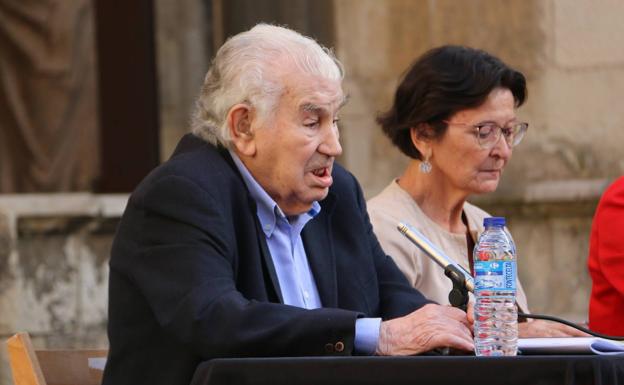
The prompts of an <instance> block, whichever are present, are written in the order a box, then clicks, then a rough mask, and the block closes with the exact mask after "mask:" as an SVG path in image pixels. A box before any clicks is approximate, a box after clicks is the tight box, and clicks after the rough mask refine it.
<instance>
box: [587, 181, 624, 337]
mask: <svg viewBox="0 0 624 385" xmlns="http://www.w3.org/2000/svg"><path fill="white" fill-rule="evenodd" d="M587 265H588V267H589V273H590V275H591V278H592V292H591V298H590V301H589V327H590V329H592V330H594V331H597V332H602V333H607V334H612V335H619V336H622V335H624V177H620V178H619V179H618V180H616V181H615V182H614V183H613V184H612V185H611V186H609V188H607V190H606V191H605V192H604V194H603V195H602V198H601V199H600V203H598V208H597V209H596V214H595V215H594V221H593V223H592V231H591V238H590V243H589V260H588V263H587Z"/></svg>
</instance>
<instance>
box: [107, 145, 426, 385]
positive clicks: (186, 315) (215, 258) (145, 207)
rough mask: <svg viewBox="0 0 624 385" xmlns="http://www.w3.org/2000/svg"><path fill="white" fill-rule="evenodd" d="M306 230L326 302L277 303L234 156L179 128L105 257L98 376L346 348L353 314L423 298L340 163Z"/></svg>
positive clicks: (183, 379) (168, 376) (183, 377)
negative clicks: (310, 306) (103, 345)
mask: <svg viewBox="0 0 624 385" xmlns="http://www.w3.org/2000/svg"><path fill="white" fill-rule="evenodd" d="M332 175H333V178H334V183H333V185H332V187H331V188H330V191H329V195H328V196H327V198H326V199H324V200H323V201H322V202H320V204H321V212H320V214H319V215H317V216H316V217H315V218H314V219H312V220H311V221H310V222H308V224H307V225H306V226H305V228H304V230H303V233H302V237H303V241H304V247H305V249H306V253H307V256H308V260H309V263H310V266H311V269H312V272H313V274H314V278H315V280H316V284H317V287H318V290H319V294H320V297H321V301H322V304H323V308H321V309H315V310H305V309H301V308H297V307H293V306H288V305H284V304H282V303H281V302H282V301H281V294H280V289H279V283H278V281H277V276H276V274H275V269H274V266H273V263H272V260H271V256H270V254H269V252H268V248H267V245H266V240H265V238H264V233H263V232H262V231H260V228H259V221H258V219H257V216H256V206H255V202H254V201H253V199H251V198H250V196H249V193H248V191H247V188H246V186H245V184H244V182H243V179H242V177H241V176H240V174H239V172H238V170H237V169H236V166H235V165H234V163H233V161H232V158H231V157H230V156H229V153H228V152H227V151H226V150H224V149H222V148H217V147H215V146H212V145H210V144H207V143H206V142H204V141H202V140H200V139H199V138H197V137H195V136H193V135H186V136H185V137H184V138H183V139H182V140H181V141H180V143H179V144H178V147H177V148H176V150H175V153H174V155H173V156H172V157H171V159H170V160H169V161H167V162H165V163H164V164H162V165H161V166H159V167H158V168H156V169H155V170H154V171H152V172H151V173H150V174H149V175H148V176H147V177H146V178H145V180H143V181H142V182H141V184H140V185H139V186H138V187H137V189H136V190H135V191H134V193H133V194H132V196H131V197H130V200H129V201H128V206H127V208H126V211H125V213H124V215H123V218H122V220H121V223H120V225H119V228H118V230H117V235H116V237H115V240H114V243H113V248H112V254H111V260H110V287H109V296H110V297H109V324H108V335H109V339H110V353H109V357H108V362H107V365H106V370H105V373H104V384H107V385H123V384H132V385H137V384H152V385H157V384H163V385H164V384H166V385H173V384H188V383H189V382H190V380H191V377H192V375H193V372H194V370H195V368H196V366H197V364H198V363H199V362H201V361H204V360H208V359H210V358H215V357H261V356H310V355H328V354H330V355H331V354H333V355H348V354H352V353H353V338H354V330H355V320H356V318H358V317H382V318H384V319H389V318H395V317H398V316H402V315H405V314H408V313H410V312H411V311H413V310H415V309H417V308H419V307H421V306H423V305H424V304H426V303H428V301H427V300H426V299H425V298H424V297H423V296H422V295H421V294H420V293H419V292H418V291H416V290H414V289H413V288H411V287H410V285H409V283H408V282H407V280H406V279H405V277H404V276H403V275H402V273H401V272H400V271H399V270H398V268H397V267H396V265H395V264H394V262H393V261H392V260H391V258H389V257H388V256H386V255H385V254H384V252H383V251H382V250H381V247H380V246H379V243H378V242H377V239H376V238H375V236H374V235H373V232H372V228H371V225H370V223H369V220H368V215H367V213H366V206H365V201H364V198H363V196H362V192H361V190H360V187H359V185H358V183H357V181H356V180H355V178H354V177H353V175H351V174H350V173H348V172H347V171H345V170H344V169H343V168H342V167H340V166H339V165H335V167H334V171H333V174H332Z"/></svg>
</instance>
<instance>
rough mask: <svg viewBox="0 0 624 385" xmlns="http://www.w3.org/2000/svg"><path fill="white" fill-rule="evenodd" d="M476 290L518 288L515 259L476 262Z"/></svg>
mask: <svg viewBox="0 0 624 385" xmlns="http://www.w3.org/2000/svg"><path fill="white" fill-rule="evenodd" d="M474 272H475V290H476V291H479V290H513V291H515V290H516V262H515V261H478V262H475V264H474Z"/></svg>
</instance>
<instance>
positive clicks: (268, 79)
mask: <svg viewBox="0 0 624 385" xmlns="http://www.w3.org/2000/svg"><path fill="white" fill-rule="evenodd" d="M286 63H288V64H289V65H291V67H290V68H294V69H295V70H298V71H300V72H301V73H304V74H309V75H315V76H319V77H323V78H326V79H330V80H337V81H341V80H342V79H343V76H344V70H343V67H342V64H341V63H340V62H339V61H338V59H336V57H335V56H334V54H333V53H332V51H331V50H329V49H327V48H325V47H322V46H320V45H319V44H318V43H317V42H316V41H315V40H313V39H311V38H309V37H306V36H303V35H301V34H299V33H297V32H295V31H293V30H290V29H288V28H284V27H279V26H275V25H269V24H258V25H256V26H255V27H253V28H252V29H250V30H249V31H246V32H242V33H239V34H238V35H235V36H233V37H231V38H229V39H228V40H227V41H226V42H225V44H223V46H221V48H220V49H219V51H218V52H217V54H216V56H215V58H214V59H213V62H212V65H211V66H210V69H209V70H208V73H207V74H206V77H205V79H204V84H203V86H202V90H201V94H200V96H199V98H198V99H197V102H196V109H195V112H194V114H193V118H192V132H193V133H194V134H195V135H197V136H199V137H200V138H202V139H204V140H206V141H208V142H210V143H212V144H215V145H216V144H221V145H223V146H225V147H230V144H231V136H230V130H229V127H228V125H227V121H226V117H227V114H228V112H229V110H230V108H232V106H234V105H235V104H238V103H247V104H249V105H250V106H251V107H253V108H255V109H256V110H257V112H258V114H259V117H260V118H261V119H266V118H269V117H270V115H271V114H272V113H273V112H274V111H275V109H276V106H277V103H278V102H279V99H280V97H281V95H282V93H283V91H284V87H285V84H284V81H283V80H281V79H280V78H279V75H280V72H279V71H276V67H277V69H279V68H280V67H281V68H283V66H284V65H286Z"/></svg>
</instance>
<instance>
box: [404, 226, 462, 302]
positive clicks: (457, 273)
mask: <svg viewBox="0 0 624 385" xmlns="http://www.w3.org/2000/svg"><path fill="white" fill-rule="evenodd" d="M397 229H398V230H399V232H400V233H401V234H403V235H404V236H405V237H406V238H407V239H409V240H410V241H411V242H412V243H413V244H415V245H416V246H418V248H420V249H421V250H422V251H423V252H424V253H425V254H427V256H429V258H431V259H433V260H434V261H435V262H436V263H437V264H438V265H440V267H442V268H443V269H444V274H445V275H446V276H447V277H449V278H450V279H451V281H452V282H453V289H452V290H451V292H450V293H449V302H450V303H451V305H453V306H455V307H458V308H461V309H463V310H466V306H467V304H468V292H469V291H470V292H474V279H473V278H472V276H471V275H470V273H469V272H467V271H466V269H464V268H463V267H462V266H461V265H459V264H458V263H457V262H455V261H454V260H452V259H451V258H449V257H448V256H447V255H446V254H444V252H443V251H442V250H440V249H439V248H437V247H436V246H435V245H434V244H433V243H431V242H430V241H429V240H428V239H427V237H425V236H424V235H423V234H422V233H421V232H420V231H418V230H416V229H414V228H413V227H411V226H409V225H407V224H405V223H402V222H400V223H399V224H398V226H397Z"/></svg>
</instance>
